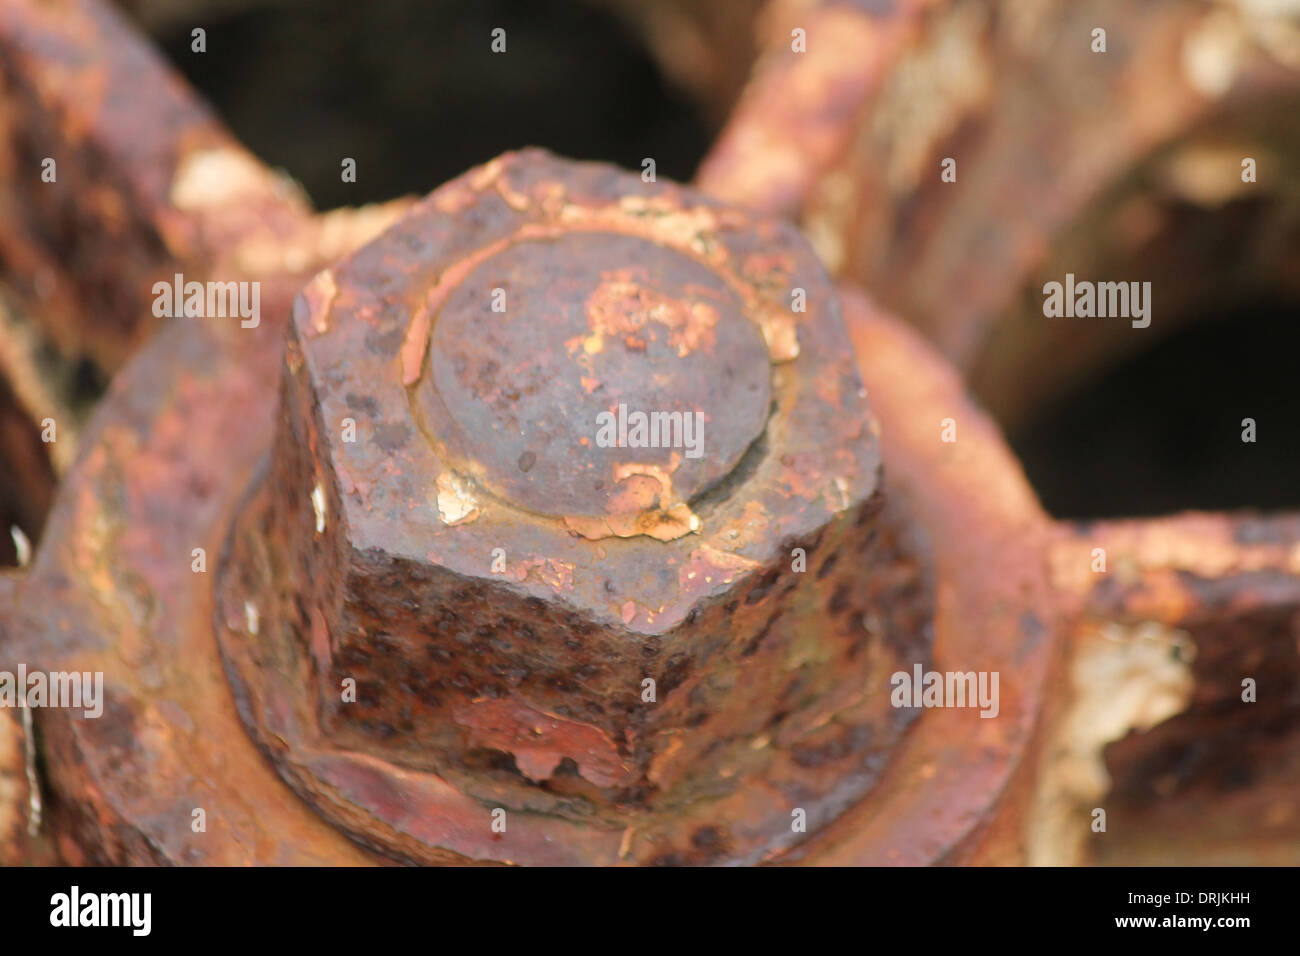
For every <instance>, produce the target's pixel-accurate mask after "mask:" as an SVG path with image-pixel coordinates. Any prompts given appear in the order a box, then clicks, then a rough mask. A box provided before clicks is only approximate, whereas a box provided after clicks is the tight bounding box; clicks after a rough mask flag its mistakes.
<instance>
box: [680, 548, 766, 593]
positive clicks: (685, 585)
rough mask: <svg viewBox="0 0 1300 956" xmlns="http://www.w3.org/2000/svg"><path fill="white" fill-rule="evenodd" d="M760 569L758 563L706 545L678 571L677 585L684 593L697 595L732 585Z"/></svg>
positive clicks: (693, 553) (695, 552)
mask: <svg viewBox="0 0 1300 956" xmlns="http://www.w3.org/2000/svg"><path fill="white" fill-rule="evenodd" d="M760 567H762V565H761V564H760V563H759V562H757V561H752V560H750V559H749V558H746V557H742V556H741V555H739V554H732V553H731V552H729V551H719V550H718V549H717V548H714V547H712V546H711V545H708V544H704V545H701V546H700V547H698V548H696V549H695V550H694V551H692V552H691V554H690V557H689V558H687V559H686V561H685V563H684V564H682V566H681V568H680V569H678V572H677V584H678V587H679V588H680V589H681V591H682V593H684V594H695V593H698V592H701V591H707V590H709V589H710V588H712V587H713V586H714V585H717V584H730V583H731V582H732V581H734V580H736V579H737V578H739V577H740V576H741V575H742V574H744V573H745V572H746V571H752V570H754V569H756V568H760Z"/></svg>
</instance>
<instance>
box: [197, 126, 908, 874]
mask: <svg viewBox="0 0 1300 956" xmlns="http://www.w3.org/2000/svg"><path fill="white" fill-rule="evenodd" d="M497 290H502V293H503V295H504V298H503V299H500V298H499V299H497V301H498V302H504V307H503V310H502V311H493V308H492V305H493V301H494V293H496V292H497ZM792 298H793V300H794V301H795V302H796V303H800V304H802V303H803V302H806V303H807V306H806V311H802V309H801V308H799V306H794V307H792ZM281 394H282V407H281V417H280V426H279V431H278V434H277V436H276V440H275V442H274V444H273V446H272V447H273V451H272V454H271V460H270V463H269V466H268V468H267V471H266V474H265V478H264V479H263V480H262V481H261V482H260V484H258V486H257V487H256V489H255V490H254V491H252V492H251V493H250V498H249V500H248V503H247V505H246V506H245V507H244V509H243V511H242V512H241V514H240V516H239V518H238V519H237V521H236V523H235V527H234V530H233V532H232V536H231V539H230V543H229V553H228V558H227V560H226V561H225V563H224V564H223V566H222V568H221V571H220V573H219V583H218V589H219V594H220V601H221V603H220V610H219V614H218V617H219V621H220V623H219V633H220V637H221V641H222V647H223V650H224V653H225V659H226V662H227V665H228V670H229V672H230V673H231V675H232V676H233V677H234V679H235V686H236V688H237V695H238V697H239V700H240V704H241V711H242V712H243V713H244V715H245V717H246V720H247V722H248V724H249V728H250V730H251V731H252V733H253V734H254V736H255V737H256V738H257V739H258V740H259V741H260V742H261V744H262V746H263V747H264V748H266V749H267V750H268V752H270V753H271V755H272V756H273V757H274V759H275V760H276V763H277V765H278V766H279V767H280V769H281V771H282V773H284V774H285V776H286V777H287V778H288V779H289V780H290V781H291V782H292V783H293V785H294V787H295V789H297V790H298V791H299V793H301V794H302V795H303V796H304V797H305V798H306V799H308V800H309V801H311V802H312V803H313V804H314V805H315V806H316V807H317V808H318V809H319V810H320V811H321V812H322V813H324V814H325V815H326V816H328V817H330V818H331V819H333V820H335V821H336V822H337V823H339V824H340V825H341V826H343V827H344V828H345V829H348V830H349V831H350V832H352V833H353V834H354V836H356V837H357V838H358V839H359V840H361V841H363V842H365V843H368V844H377V845H379V846H381V847H382V848H384V849H385V850H387V851H389V852H392V853H394V854H397V855H401V856H408V857H411V858H413V859H417V860H431V859H439V858H442V857H443V856H445V855H446V854H447V853H448V852H450V853H455V854H459V855H462V856H466V857H475V858H483V857H485V856H489V857H490V856H491V855H492V853H493V850H492V840H493V834H492V832H491V831H490V830H489V828H488V827H486V826H478V827H471V826H470V825H469V823H468V819H469V818H470V817H471V816H473V815H475V814H477V813H481V811H478V810H477V809H476V807H475V803H476V802H477V803H480V804H488V805H502V806H506V807H512V808H520V809H524V808H526V809H527V810H528V811H529V813H530V815H528V816H525V817H524V818H523V820H522V821H521V822H520V823H519V824H518V827H519V836H517V837H515V838H514V839H512V840H511V843H510V846H509V848H508V852H509V854H510V857H509V858H510V859H512V860H515V861H521V862H522V861H583V862H614V861H616V860H618V859H620V858H633V859H637V858H640V859H652V858H681V859H687V858H694V857H701V856H704V857H707V858H721V857H724V856H725V857H726V858H729V859H738V860H747V859H748V860H753V859H756V858H758V857H759V856H761V855H762V854H764V853H767V852H770V851H771V850H773V849H774V848H778V847H780V846H781V845H782V844H785V843H789V842H790V841H791V839H792V837H793V836H794V831H792V828H791V826H790V825H789V820H790V806H791V801H792V799H794V795H795V793H796V792H797V793H798V798H797V802H798V803H799V804H800V805H801V806H802V807H804V808H805V810H806V812H807V814H808V816H809V818H810V819H812V820H813V821H814V822H816V821H818V820H820V819H822V818H823V817H824V815H825V813H826V812H827V811H828V808H829V807H830V806H831V802H832V798H833V799H834V800H842V799H844V796H845V795H846V794H848V793H852V792H857V793H859V794H861V793H863V792H865V790H866V789H867V788H868V787H869V785H870V784H871V782H872V781H873V779H874V777H875V775H876V773H877V771H878V768H879V765H880V758H881V755H882V754H884V753H885V752H887V751H888V748H889V746H890V744H891V742H892V741H894V740H895V739H897V737H898V735H899V734H900V733H901V732H902V730H903V729H904V727H905V725H906V724H907V723H908V721H909V717H910V715H911V712H909V711H906V710H898V709H894V708H891V707H890V706H889V703H888V700H887V698H886V697H884V696H879V695H870V696H864V695H863V694H862V692H861V688H862V687H866V686H872V685H876V684H882V682H883V681H884V680H885V677H884V675H885V674H886V673H888V672H890V671H894V670H897V669H898V668H899V667H901V666H903V664H904V661H905V660H906V661H911V660H914V659H918V658H919V657H924V655H925V653H926V649H925V646H924V630H923V629H920V630H918V629H915V628H913V629H911V630H909V631H906V633H907V635H908V636H907V637H903V638H900V639H899V640H896V641H894V642H892V643H890V644H886V643H885V642H884V641H883V634H885V633H886V632H889V633H895V634H897V633H901V632H902V629H901V628H899V627H897V626H896V625H897V624H898V622H900V621H902V620H903V619H904V618H912V617H920V618H923V617H924V616H925V614H926V613H927V600H928V595H927V592H926V589H925V588H924V587H923V586H922V583H921V582H919V581H918V580H917V579H916V578H917V574H916V573H909V571H908V569H909V568H913V569H914V568H915V564H914V563H911V562H910V561H909V559H908V558H907V556H906V555H905V554H903V553H902V551H901V549H900V547H899V545H898V543H897V541H896V540H895V535H894V534H893V533H892V532H891V531H890V530H889V528H888V527H887V525H886V523H885V522H884V521H883V520H882V518H881V516H880V514H879V497H878V490H879V475H878V471H879V455H878V451H877V448H876V444H875V440H874V438H873V436H872V434H871V431H870V418H869V415H868V411H867V404H866V400H865V392H864V390H863V389H862V386H861V382H860V380H859V379H858V376H857V373H856V370H855V368H854V366H853V361H852V353H851V349H850V347H849V344H848V340H847V337H846V335H845V333H844V331H843V327H842V324H841V321H840V318H839V315H838V304H837V300H836V296H835V292H834V288H833V286H832V285H831V284H830V282H829V281H828V279H827V278H826V276H825V274H824V272H823V271H822V269H821V268H820V267H819V266H818V264H817V263H816V260H815V259H814V257H813V255H812V253H811V250H810V249H809V248H808V247H807V245H806V243H805V242H804V241H803V240H802V238H801V237H799V236H798V234H797V233H796V232H795V231H794V230H793V229H792V228H791V227H789V226H788V225H786V224H784V223H781V222H779V221H775V220H764V219H754V218H751V217H749V216H747V215H745V214H743V213H740V212H737V211H735V210H732V209H729V208H727V207H724V206H721V205H719V204H717V203H715V202H712V201H709V200H705V199H703V198H701V197H699V196H698V195H696V194H694V193H691V192H690V191H688V190H685V189H683V188H681V187H677V186H673V185H666V184H665V185H656V184H646V183H643V182H642V181H641V180H640V179H639V178H638V177H636V176H633V175H630V174H627V173H623V172H620V171H616V170H614V169H612V168H610V167H606V166H601V165H594V164H576V163H570V162H565V161H561V160H558V159H555V158H553V157H551V156H549V155H547V154H545V153H542V152H540V151H528V152H524V153H519V154H513V155H508V156H505V157H503V158H501V159H499V160H496V161H494V162H492V163H489V164H488V165H487V166H485V167H483V168H481V169H478V170H475V171H473V172H471V173H468V174H466V175H465V176H463V177H461V178H460V179H458V180H455V181H453V182H452V183H449V184H448V185H446V186H444V187H443V188H441V189H439V190H438V191H436V192H435V193H433V194H432V195H431V196H430V197H429V198H428V199H426V200H424V201H422V202H421V203H420V204H419V205H418V206H416V207H415V208H414V209H413V210H412V211H411V212H410V214H409V215H408V216H407V217H406V218H405V219H403V220H402V221H401V222H400V223H398V224H397V225H395V226H394V227H393V228H392V229H391V230H389V231H388V232H387V233H385V234H384V235H383V236H382V237H381V238H380V239H378V240H377V241H375V242H374V243H372V244H370V245H368V246H366V247H364V248H363V249H361V250H359V251H358V252H357V253H356V254H354V255H353V256H350V257H349V258H347V259H345V260H343V261H342V262H340V263H339V264H337V265H336V266H335V267H333V268H331V269H329V270H326V271H325V272H322V273H320V274H319V275H318V276H317V277H316V278H315V279H313V280H312V281H311V282H310V283H309V284H308V286H307V287H306V289H305V290H304V292H303V294H302V295H301V296H300V298H299V301H298V303H297V306H296V307H295V311H294V317H293V320H292V323H291V325H290V329H289V343H288V347H287V352H286V362H285V372H284V382H283V386H282V392H281ZM629 409H630V410H632V411H631V412H630V413H629V412H628V410H629ZM649 412H662V413H665V414H666V415H670V416H675V418H676V419H677V420H681V421H685V422H686V423H687V426H688V428H689V424H690V421H691V420H692V419H694V420H696V421H697V424H696V427H697V428H698V429H699V432H698V433H697V434H696V436H695V439H696V440H697V441H696V443H695V445H694V446H693V447H692V448H686V447H683V446H682V445H681V444H680V443H679V444H678V447H649V448H647V447H628V446H624V447H605V445H606V443H605V442H602V441H601V440H600V439H599V436H598V432H599V428H598V423H599V422H600V421H601V420H602V417H603V416H606V415H607V416H608V418H607V420H608V421H610V422H614V421H616V420H617V419H618V416H619V415H623V416H624V420H626V416H627V415H628V414H638V413H641V414H645V413H649ZM348 420H351V421H352V422H354V423H355V429H356V433H357V440H356V441H355V442H353V441H349V440H348V439H347V437H346V434H345V433H346V431H347V426H346V424H345V423H346V422H347V421H348ZM665 420H666V421H669V422H671V421H673V419H665ZM611 427H612V426H611ZM681 434H683V433H681V432H680V431H677V432H671V434H670V432H667V431H666V432H664V433H663V435H662V436H661V437H663V438H664V442H663V444H664V445H668V444H670V441H669V439H670V438H672V437H673V436H677V438H680V436H681ZM685 434H688V435H689V430H688V431H687V432H686V433H685ZM677 438H674V439H673V440H677ZM656 443H658V442H657V441H656ZM494 563H495V564H496V567H495V570H494V567H493V565H494ZM864 568H876V569H877V570H878V571H879V576H878V580H877V581H876V582H873V583H868V584H866V585H865V586H864V584H863V582H862V580H861V573H862V571H863V569H864ZM864 621H871V622H874V631H873V629H872V628H869V627H866V626H864ZM349 679H350V680H352V681H354V682H355V688H356V695H355V700H354V701H353V700H349V699H348V698H347V695H346V694H345V693H344V692H343V690H342V689H343V688H344V687H345V681H347V680H349ZM649 682H653V683H649ZM647 688H652V689H653V691H652V692H651V693H646V691H647ZM361 753H364V754H365V755H366V756H365V757H364V758H361V757H358V756H356V755H357V754H361ZM412 771H418V772H419V773H420V774H425V775H429V776H428V779H429V780H430V781H432V780H440V781H445V783H446V784H450V785H451V786H452V787H454V788H455V791H456V792H455V793H454V794H450V793H448V792H446V790H445V789H443V788H436V789H435V788H433V787H432V785H431V784H424V785H421V786H416V785H414V784H412V783H411V782H410V781H411V774H412ZM433 775H436V777H435V776H433ZM380 781H382V783H383V792H384V793H385V794H387V795H386V796H383V798H382V799H381V798H380V797H379V795H378V792H377V791H376V787H377V785H378V783H379V782H380ZM760 782H761V786H760V785H759V784H760ZM394 792H400V793H401V794H402V796H403V798H404V799H402V800H397V801H394V800H393V799H392V794H393V793H394ZM701 796H708V797H709V798H710V801H711V802H710V804H709V809H708V810H707V811H703V812H701V811H699V810H698V809H695V807H696V805H697V801H698V798H699V797H701ZM413 807H414V808H416V809H415V810H414V811H413V809H412V808H413ZM543 813H544V814H546V815H548V816H550V817H553V818H557V819H558V821H559V823H558V824H557V819H551V820H545V819H544V818H540V817H535V816H532V815H531V814H543ZM449 817H450V818H452V819H457V820H460V821H463V822H462V825H460V826H457V827H454V828H449V827H448V825H447V820H448V818H449ZM557 825H558V831H557ZM557 832H563V833H564V834H565V837H564V838H563V839H560V838H558V837H557ZM701 832H703V833H705V834H707V835H708V836H707V839H706V838H704V837H698V834H700V833H701ZM632 833H635V836H634V837H633V836H631V835H630V834H632ZM693 839H694V840H695V841H696V842H695V843H694V844H692V840H693ZM701 846H704V847H706V849H704V850H701V849H700V847H701ZM503 852H506V851H505V848H503Z"/></svg>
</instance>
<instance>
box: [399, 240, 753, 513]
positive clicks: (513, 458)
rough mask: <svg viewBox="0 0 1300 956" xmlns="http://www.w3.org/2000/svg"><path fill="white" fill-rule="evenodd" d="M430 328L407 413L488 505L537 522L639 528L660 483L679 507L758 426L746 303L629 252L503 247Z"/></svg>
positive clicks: (682, 261) (628, 244)
mask: <svg viewBox="0 0 1300 956" xmlns="http://www.w3.org/2000/svg"><path fill="white" fill-rule="evenodd" d="M494 304H495V305H497V306H499V307H500V311H495V310H494V308H493V305H494ZM432 324H433V331H432V336H431V342H430V347H429V369H428V372H427V373H426V374H425V375H424V377H423V378H422V380H421V382H420V385H419V386H418V387H417V389H416V395H417V399H416V402H417V405H418V413H419V414H420V415H421V416H422V418H423V421H424V422H425V423H426V424H427V426H428V427H429V430H430V431H432V432H434V433H436V434H439V435H442V436H444V437H445V440H446V443H447V446H448V447H449V448H451V449H453V450H454V453H455V454H456V456H457V457H458V458H459V459H460V460H461V461H475V462H478V463H480V465H481V466H482V471H481V473H480V480H481V482H482V484H483V485H484V486H485V487H486V488H487V489H488V490H489V491H491V492H492V493H494V494H496V495H498V496H499V497H501V498H503V499H505V500H507V501H510V502H512V503H513V504H516V505H518V506H520V507H522V508H526V509H528V510H530V511H534V512H537V513H540V514H547V515H558V516H562V515H574V516H583V517H591V518H595V517H602V516H617V515H619V514H626V513H629V512H631V513H636V512H638V511H640V510H641V506H642V503H643V500H644V499H643V498H641V496H640V493H642V492H644V490H645V486H647V485H652V486H654V485H657V484H658V483H659V482H661V481H669V480H670V481H671V483H672V495H673V497H674V498H676V499H677V500H681V501H690V500H691V499H692V498H693V497H695V496H696V495H697V494H698V493H699V492H701V491H703V490H704V489H706V488H708V487H709V486H710V485H712V484H714V483H716V482H717V481H718V479H720V478H722V477H723V476H725V475H726V474H728V473H729V472H730V471H731V470H732V469H733V468H734V467H735V466H736V463H737V462H738V461H739V460H740V458H741V456H742V455H743V454H744V453H745V450H746V449H747V448H748V447H749V446H750V444H751V443H752V442H753V441H754V439H756V438H757V437H758V436H759V435H760V434H761V433H762V431H763V426H764V424H765V422H766V419H767V412H768V407H769V402H770V395H771V375H772V373H771V368H772V363H771V359H770V357H769V354H768V350H767V344H766V343H765V342H764V340H763V335H762V332H761V330H760V329H759V327H758V325H756V324H755V323H754V322H752V321H751V320H750V319H749V318H748V317H746V315H745V304H744V302H743V301H741V299H740V297H739V296H738V295H737V294H736V292H735V291H734V290H732V289H731V288H729V287H728V285H727V283H726V282H725V281H723V280H722V279H720V278H719V277H718V276H717V275H716V274H715V273H713V272H712V271H711V270H709V269H708V268H707V267H706V266H704V265H702V264H701V263H699V262H697V261H696V260H694V259H691V258H688V257H687V256H684V255H682V254H681V253H678V252H676V251H673V250H670V249H664V248H662V247H659V246H656V245H654V244H653V243H651V242H648V241H647V240H645V239H642V238H639V237H634V236H626V235H619V234H601V233H577V234H574V235H568V236H562V237H559V238H556V239H547V240H532V241H525V242H520V243H516V244H514V245H511V246H508V247H506V248H505V249H502V250H501V251H500V252H498V253H496V254H495V255H493V256H491V257H490V258H487V259H485V260H484V261H483V262H481V263H479V264H478V265H477V266H475V267H474V268H473V269H472V270H471V271H470V272H469V273H468V274H467V275H466V276H465V278H464V279H463V280H462V281H461V283H460V284H459V285H458V286H456V288H455V289H454V290H452V291H451V292H450V294H449V295H448V296H447V298H446V300H445V302H444V304H443V306H442V308H441V310H440V312H439V314H438V315H437V316H436V317H435V318H434V319H433V323H432ZM650 490H651V491H657V490H658V489H657V487H651V488H650Z"/></svg>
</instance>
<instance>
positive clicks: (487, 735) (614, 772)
mask: <svg viewBox="0 0 1300 956" xmlns="http://www.w3.org/2000/svg"><path fill="white" fill-rule="evenodd" d="M452 718H453V719H454V720H455V721H456V723H458V724H459V725H460V726H462V727H464V728H466V729H467V730H469V731H470V737H471V738H472V743H473V745H475V746H481V747H490V748H492V749H494V750H503V751H505V752H507V753H510V754H513V755H514V758H515V763H516V765H517V766H518V767H519V770H520V772H522V773H523V774H524V776H526V777H528V778H529V779H530V780H538V781H540V780H546V779H548V778H549V777H550V776H551V774H552V773H554V771H555V768H556V767H557V766H559V763H560V761H561V760H563V759H564V758H565V757H568V758H570V759H571V760H573V761H574V763H576V764H577V765H578V770H579V772H580V773H581V774H582V776H583V777H584V778H585V779H586V780H589V781H591V782H592V783H594V784H595V785H596V786H598V787H614V786H620V785H626V784H628V783H630V782H631V781H632V779H633V777H634V773H633V770H632V768H631V767H629V766H628V765H627V764H625V763H624V762H623V759H622V757H621V756H620V755H619V752H618V748H617V747H616V746H615V744H614V741H613V740H612V739H610V737H609V735H608V734H606V733H605V732H604V731H602V730H600V729H599V728H598V727H593V726H592V725H591V724H584V723H581V722H579V721H576V720H570V719H569V718H566V717H561V716H559V715H558V714H551V713H547V712H546V711H543V710H539V709H538V708H536V707H533V706H532V705H530V704H528V703H526V702H524V701H522V700H520V699H518V698H515V697H505V698H483V697H481V698H477V699H475V700H472V701H468V702H463V703H460V704H457V705H456V706H455V707H454V708H453V710H452Z"/></svg>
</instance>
